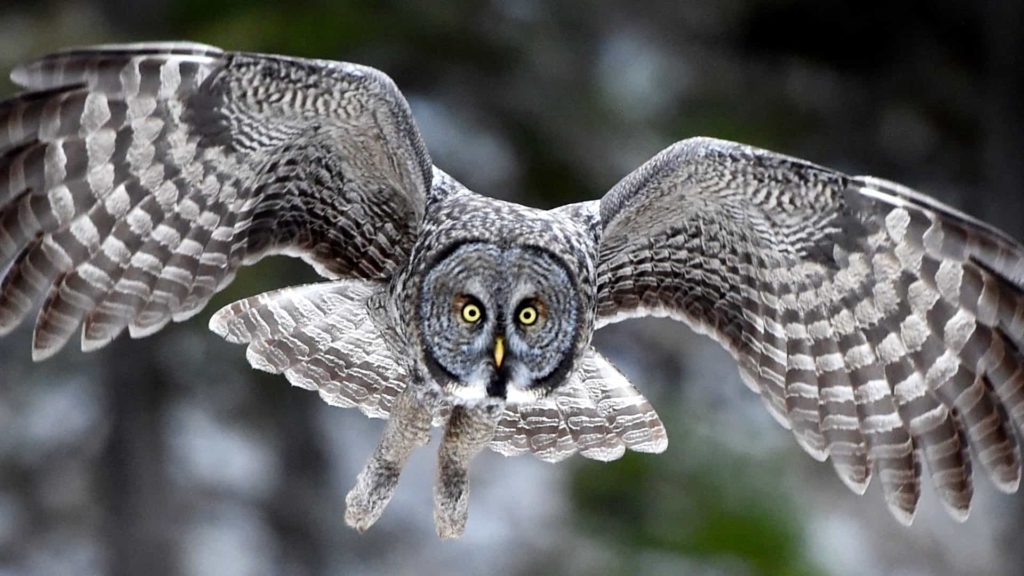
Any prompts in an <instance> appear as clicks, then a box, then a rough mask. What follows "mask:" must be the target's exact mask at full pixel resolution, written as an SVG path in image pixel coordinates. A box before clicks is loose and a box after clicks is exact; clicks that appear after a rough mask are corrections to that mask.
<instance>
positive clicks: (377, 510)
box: [345, 386, 432, 532]
mask: <svg viewBox="0 0 1024 576" xmlns="http://www.w3.org/2000/svg"><path fill="white" fill-rule="evenodd" d="M431 419H432V410H431V409H430V406H427V405H425V404H424V403H423V402H422V401H420V400H419V399H418V398H417V397H416V395H415V393H414V392H413V391H412V386H409V387H407V388H406V389H405V391H403V392H402V394H401V395H399V397H398V398H396V399H395V404H394V406H393V407H392V411H391V416H390V418H389V419H388V421H387V424H386V425H385V427H384V432H383V433H382V434H381V437H380V442H379V443H378V444H377V448H376V449H375V450H374V451H373V454H371V455H370V459H369V461H367V462H366V466H365V467H364V468H363V471H362V472H360V473H359V477H358V478H356V485H355V486H354V487H352V490H350V491H349V493H348V495H347V496H345V523H346V524H348V525H349V526H351V527H353V528H355V529H356V530H358V531H360V532H365V531H366V530H367V529H368V528H369V527H370V526H373V524H374V522H376V521H377V519H378V518H380V515H381V513H382V512H384V508H385V507H386V506H387V505H388V502H389V501H390V500H391V496H392V495H393V494H394V493H395V487H396V486H398V477H399V475H400V474H401V473H402V468H404V467H405V462H406V460H407V459H408V458H409V455H410V454H412V451H413V450H415V449H416V448H418V447H420V446H423V445H424V444H426V443H427V442H428V441H429V440H430V423H431Z"/></svg>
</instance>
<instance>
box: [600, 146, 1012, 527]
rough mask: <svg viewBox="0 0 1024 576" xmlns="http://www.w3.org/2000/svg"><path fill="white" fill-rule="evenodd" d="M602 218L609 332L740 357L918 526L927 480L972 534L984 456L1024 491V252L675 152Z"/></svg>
mask: <svg viewBox="0 0 1024 576" xmlns="http://www.w3.org/2000/svg"><path fill="white" fill-rule="evenodd" d="M589 210H590V212H591V213H592V214H594V215H595V216H596V217H597V218H599V221H600V228H601V230H602V238H601V244H600V258H599V264H598V278H599V279H598V302H599V304H598V317H599V318H598V322H597V324H598V326H601V325H604V324H608V323H611V322H616V321H618V320H622V319H624V318H629V317H634V316H646V315H651V316H668V317H672V318H675V319H677V320H681V321H683V322H686V323H688V324H689V325H691V326H693V327H694V328H695V329H697V330H699V331H703V332H706V333H708V334H710V335H711V336H712V337H714V338H715V339H717V340H718V341H719V342H721V343H722V344H723V345H724V346H725V347H726V348H727V349H728V350H729V352H730V353H731V354H732V355H733V357H734V358H735V359H736V360H737V362H738V363H739V367H740V372H741V375H742V376H743V379H744V381H746V382H747V384H748V385H749V386H750V387H751V388H752V389H753V390H755V391H756V392H758V393H759V394H760V395H761V397H762V398H763V399H764V402H765V405H766V406H767V407H768V409H769V411H770V412H771V413H772V415H773V416H774V417H775V418H776V419H777V420H778V421H779V422H780V423H781V424H782V425H783V426H785V427H787V428H791V429H792V431H793V433H794V434H795V435H796V438H797V440H798V442H799V443H800V444H801V445H802V446H803V447H804V448H805V449H806V450H807V451H808V452H809V453H810V454H811V455H813V456H815V457H816V458H818V459H820V460H824V459H826V458H830V459H831V461H832V463H833V465H834V466H835V469H836V471H837V472H838V474H839V476H840V478H842V479H843V480H844V482H845V483H846V484H847V485H848V486H849V487H850V488H851V489H853V490H854V491H856V492H858V493H862V492H863V491H864V490H865V489H866V487H867V484H868V482H869V480H870V477H871V475H872V470H873V469H874V470H875V471H877V473H878V476H879V479H880V481H881V484H882V489H883V491H884V494H885V499H886V501H887V504H888V506H889V508H890V510H891V511H892V512H893V514H894V515H895V516H896V518H897V519H898V520H900V521H901V522H904V523H910V522H911V521H912V519H913V515H914V512H915V510H916V505H917V501H918V497H919V493H920V485H919V477H920V471H921V461H922V460H923V461H925V462H927V466H928V469H929V472H930V475H931V478H932V481H933V483H934V485H935V487H936V489H937V492H938V493H939V494H940V496H941V498H942V500H943V502H944V504H945V505H946V507H947V509H948V510H949V511H950V512H951V514H952V515H953V516H954V517H956V518H958V519H964V518H966V516H967V514H968V510H969V505H970V500H971V495H972V490H973V488H972V478H971V458H970V455H969V454H968V445H969V444H970V445H972V446H973V447H974V452H975V457H976V458H977V459H978V460H980V461H981V464H982V466H983V467H984V468H985V469H986V470H987V471H988V474H989V476H991V478H992V479H993V481H994V482H995V485H996V486H997V487H998V488H1000V489H1002V490H1004V491H1007V492H1013V491H1015V490H1016V488H1017V486H1018V484H1019V481H1020V455H1019V449H1018V445H1017V440H1016V439H1015V436H1014V427H1015V426H1016V427H1017V429H1018V430H1019V431H1021V432H1024V359H1022V356H1021V349H1020V346H1021V341H1022V338H1024V294H1022V290H1024V247H1022V246H1021V245H1020V244H1018V243H1017V242H1015V241H1014V240H1012V239H1011V238H1009V237H1008V236H1006V235H1004V234H1003V233H1001V232H999V231H997V230H995V229H993V228H992V227H990V226H987V225H985V224H984V223H981V222H979V221H977V220H975V219H973V218H971V217H969V216H966V215H964V214H962V213H960V212H957V211H956V210H954V209H952V208H949V207H946V206H943V205H941V204H939V203H938V202H935V201H934V200H931V199H930V198H927V197H925V196H922V195H921V194H918V193H916V192H913V191H911V190H909V189H907V188H904V187H902V186H899V185H897V184H893V183H891V182H886V181H883V180H880V179H877V178H870V177H849V176H846V175H843V174H840V173H838V172H835V171H832V170H829V169H827V168H822V167H819V166H815V165H813V164H810V163H807V162H804V161H801V160H798V159H795V158H789V157H786V156H782V155H779V154H775V153H772V152H767V151H764V150H758V149H755V148H750V147H747V146H743V145H740V144H735V143H730V142H723V141H718V140H712V139H706V138H695V139H690V140H685V141H682V142H679V143H677V144H676V145H674V146H672V147H670V148H668V149H666V150H664V151H663V152H661V153H660V154H658V155H657V156H655V157H654V158H653V159H651V160H650V161H649V162H647V163H646V164H644V165H643V166H641V167H640V168H639V169H637V170H636V171H635V172H633V173H632V174H630V175H629V176H627V177H626V178H625V179H623V180H622V181H621V182H620V183H619V184H618V185H616V186H615V188H613V189H612V190H611V191H610V192H609V193H608V194H607V195H605V197H604V198H603V199H601V200H600V201H599V202H595V203H593V204H592V205H591V206H590V207H589Z"/></svg>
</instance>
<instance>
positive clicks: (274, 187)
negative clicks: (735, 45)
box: [0, 43, 432, 359]
mask: <svg viewBox="0 0 1024 576" xmlns="http://www.w3.org/2000/svg"><path fill="white" fill-rule="evenodd" d="M11 77H12V79H13V80H14V82H16V83H17V84H18V85H20V86H22V87H23V88H25V89H26V92H23V93H21V94H20V95H17V96H15V97H14V98H12V99H10V100H7V101H5V102H0V275H2V276H3V283H2V285H0V334H4V333H7V332H9V331H11V330H12V329H14V327H16V326H17V325H18V324H19V323H20V322H21V320H22V319H23V318H24V316H25V315H26V314H28V313H29V312H30V311H31V310H32V308H33V306H34V301H35V300H36V299H37V298H38V297H40V296H42V295H44V294H45V295H46V299H45V302H44V303H43V305H42V309H41V310H40V312H39V316H38V318H37V319H36V325H35V334H34V338H33V357H34V358H37V359H38V358H44V357H47V356H49V355H51V354H53V353H55V352H56V351H57V350H59V349H60V348H61V347H62V346H63V345H64V343H65V342H66V341H67V340H68V339H69V338H70V337H71V335H72V334H73V333H74V331H75V330H76V329H77V327H78V325H79V324H80V323H82V322H84V326H83V329H82V347H83V349H94V348H98V347H100V346H103V345H104V344H106V343H107V342H109V341H110V340H111V339H113V338H114V337H115V336H117V335H118V334H119V333H120V332H121V331H123V330H124V328H125V327H128V328H129V329H130V332H131V333H132V335H133V336H144V335H146V334H150V333H152V332H155V331H157V330H159V329H160V328H162V327H163V326H164V325H166V323H167V322H169V321H170V320H172V319H173V320H182V319H184V318H187V317H189V316H191V315H193V314H195V313H196V312H198V311H199V310H200V309H201V308H202V307H203V306H204V305H205V304H206V302H207V301H208V300H209V299H210V297H211V296H212V295H213V294H214V293H215V292H216V291H217V290H219V289H221V288H223V287H224V286H225V285H226V284H228V283H229V282H230V281H231V279H232V278H233V277H234V274H235V272H236V271H237V269H238V268H239V266H241V265H242V264H246V263H250V262H253V261H255V260H258V259H259V258H260V257H262V256H264V255H267V254H273V253H284V254H289V255H293V256H301V257H303V258H304V259H305V260H306V261H308V262H309V263H310V264H312V265H313V266H315V267H316V268H317V270H318V271H319V272H320V273H321V274H323V275H325V276H328V277H354V278H364V279H381V278H385V277H387V276H388V275H389V274H390V273H391V272H392V271H393V270H394V269H395V268H396V266H397V265H398V264H399V263H401V262H402V261H403V260H404V259H405V258H406V256H407V254H408V251H409V249H410V247H411V245H412V243H413V241H414V238H415V235H416V231H417V228H418V226H419V222H420V220H421V218H422V215H423V209H424V203H425V198H426V196H427V194H428V193H429V192H430V183H431V178H432V166H431V162H430V159H429V157H428V155H427V152H426V148H425V147H424V145H423V142H422V141H421V139H420V136H419V132H418V130H417V128H416V126H415V124H414V123H413V120H412V117H411V115H410V112H409V108H408V105H407V103H406V101H405V100H404V98H403V97H402V95H401V94H400V93H399V91H398V89H397V88H396V87H395V86H394V84H393V83H392V82H391V80H390V79H389V78H388V77H387V76H385V75H384V74H383V73H381V72H379V71H377V70H374V69H372V68H367V67H364V66H358V65H354V64H347V63H340V62H328V61H319V60H303V59H296V58H284V57H279V56H263V55H256V54H243V53H231V52H223V51H221V50H219V49H217V48H213V47H210V46H203V45H199V44H188V43H160V44H135V45H123V46H100V47H94V48H84V49H75V50H70V51H65V52H60V53H57V54H53V55H51V56H47V57H44V58H42V59H40V60H38V61H35V62H32V63H30V64H27V65H24V66H21V67H19V68H17V69H15V71H14V72H13V73H12V75H11Z"/></svg>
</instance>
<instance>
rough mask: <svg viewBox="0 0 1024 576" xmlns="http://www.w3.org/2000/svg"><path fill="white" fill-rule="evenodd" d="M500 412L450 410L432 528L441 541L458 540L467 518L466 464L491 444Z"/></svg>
mask: <svg viewBox="0 0 1024 576" xmlns="http://www.w3.org/2000/svg"><path fill="white" fill-rule="evenodd" d="M500 416H501V411H500V410H493V409H490V410H488V409H470V408H465V407H463V406H455V407H453V408H452V414H451V417H450V418H449V419H448V425H447V427H446V428H445V433H444V440H443V441H442V443H441V449H440V450H439V452H438V465H437V482H436V484H435V485H434V526H435V528H436V529H437V535H438V536H439V537H441V538H443V539H451V538H458V537H460V536H462V533H463V532H464V531H465V529H466V519H467V518H468V516H469V463H470V462H471V461H472V460H473V458H474V457H475V456H476V455H477V454H478V453H479V452H480V451H481V450H482V449H483V448H485V447H486V446H487V444H488V443H490V441H491V438H492V437H493V436H494V428H495V426H496V425H497V423H498V418H499V417H500Z"/></svg>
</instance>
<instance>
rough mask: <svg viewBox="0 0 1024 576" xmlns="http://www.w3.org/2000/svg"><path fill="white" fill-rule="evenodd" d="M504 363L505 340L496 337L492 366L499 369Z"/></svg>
mask: <svg viewBox="0 0 1024 576" xmlns="http://www.w3.org/2000/svg"><path fill="white" fill-rule="evenodd" d="M504 361H505V339H504V338H502V337H501V336H498V338H497V340H495V341H494V365H495V366H496V367H498V368H501V363H502V362H504Z"/></svg>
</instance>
